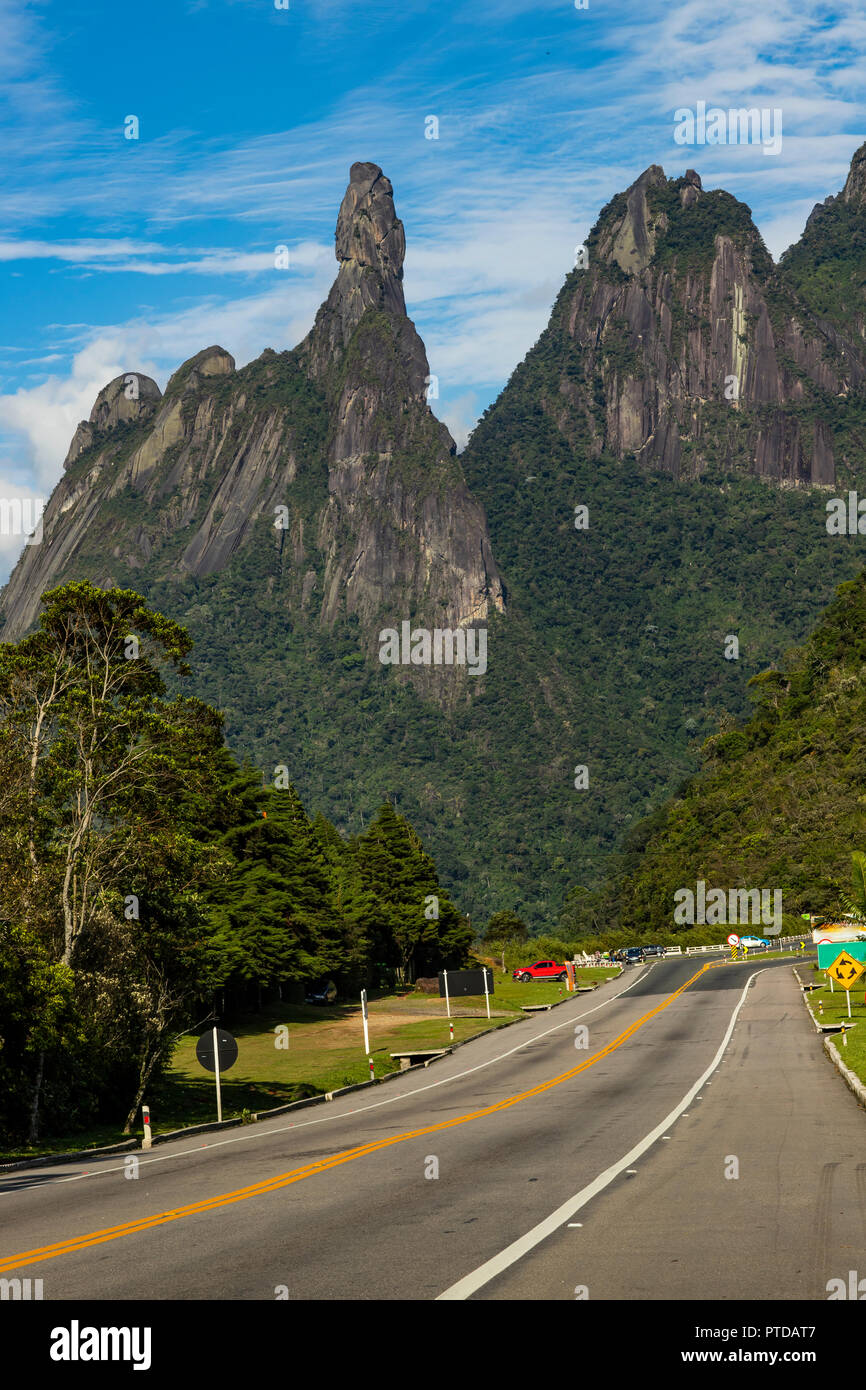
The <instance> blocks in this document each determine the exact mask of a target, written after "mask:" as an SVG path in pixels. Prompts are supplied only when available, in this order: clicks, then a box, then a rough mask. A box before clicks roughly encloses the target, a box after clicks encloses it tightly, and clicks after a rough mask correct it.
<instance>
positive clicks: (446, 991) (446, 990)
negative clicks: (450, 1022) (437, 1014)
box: [442, 970, 451, 1018]
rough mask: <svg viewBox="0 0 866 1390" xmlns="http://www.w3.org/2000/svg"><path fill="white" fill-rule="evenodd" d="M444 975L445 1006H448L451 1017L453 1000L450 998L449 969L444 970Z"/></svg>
mask: <svg viewBox="0 0 866 1390" xmlns="http://www.w3.org/2000/svg"><path fill="white" fill-rule="evenodd" d="M442 977H443V979H444V980H445V1008H446V1010H447V1013H448V1017H449V1018H450V1017H451V1000H450V999H449V998H448V971H447V970H443V971H442Z"/></svg>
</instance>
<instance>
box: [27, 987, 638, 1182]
mask: <svg viewBox="0 0 866 1390" xmlns="http://www.w3.org/2000/svg"><path fill="white" fill-rule="evenodd" d="M652 968H653V967H652V966H651V965H650V966H647V968H646V970H644V971H642V972H641V974H640V975H637V976H635V978H634V979H633V980H629V982H628V984H627V985H626V986H625V989H621V990H619V991H618V992H617V993H616V994H612V995H611V996H610V998H609V999H602V1001H601V1003H600V1004H596V1005H595V1006H594V1008H592V1009H586V1010H585V1011H584V1013H582V1014H570V1015H569V1017H568V1018H567V1019H566V1020H565V1021H564V1022H563V1023H557V1024H555V1025H554V1027H553V1028H548V1029H547V1030H546V1031H545V1032H544V1033H533V1035H532V1037H531V1038H524V1040H523V1042H522V1043H518V1044H517V1046H516V1047H512V1048H509V1050H508V1052H499V1053H497V1055H496V1056H495V1057H489V1058H488V1059H487V1061H486V1062H479V1063H478V1065H477V1066H476V1067H467V1068H466V1069H465V1070H464V1071H458V1072H455V1074H454V1076H443V1078H442V1080H441V1081H430V1082H428V1084H427V1085H426V1086H416V1087H415V1089H414V1090H413V1091H401V1092H400V1093H399V1095H396V1096H387V1097H386V1098H385V1099H384V1100H377V1101H374V1102H373V1104H372V1105H362V1106H359V1107H358V1109H357V1110H340V1111H332V1112H331V1113H330V1114H328V1115H321V1116H320V1117H319V1119H317V1120H301V1121H300V1122H298V1123H296V1124H290V1125H280V1126H279V1128H278V1129H259V1128H258V1126H257V1125H256V1126H255V1127H254V1128H253V1130H251V1131H250V1132H249V1133H248V1134H238V1135H235V1137H234V1138H233V1139H218V1140H217V1141H216V1142H215V1143H212V1144H208V1143H204V1144H196V1146H195V1148H192V1149H180V1150H178V1151H177V1152H174V1151H172V1152H170V1153H165V1154H161V1155H160V1156H159V1157H157V1158H141V1157H139V1155H140V1153H141V1150H138V1151H137V1152H136V1158H138V1166H139V1168H144V1167H146V1166H148V1165H149V1164H151V1163H166V1162H168V1161H169V1159H172V1158H189V1157H190V1156H191V1155H193V1154H201V1153H202V1151H203V1150H205V1149H222V1148H224V1147H225V1146H226V1145H227V1144H244V1143H249V1141H250V1140H251V1139H265V1138H269V1137H270V1135H272V1134H289V1133H291V1132H292V1131H293V1130H296V1129H307V1128H308V1127H309V1126H310V1125H322V1124H327V1122H328V1121H329V1120H345V1119H347V1118H348V1116H349V1115H363V1114H365V1113H366V1112H367V1111H368V1110H379V1109H380V1108H381V1107H382V1106H383V1105H393V1104H394V1103H395V1102H396V1101H401V1100H411V1098H412V1097H413V1096H419V1095H420V1094H421V1093H422V1091H433V1090H435V1089H436V1087H437V1086H447V1085H448V1084H449V1082H451V1081H460V1080H461V1079H462V1078H463V1077H464V1076H471V1075H472V1073H473V1072H476V1071H483V1070H484V1068H485V1067H491V1066H492V1065H493V1063H494V1062H504V1061H505V1059H506V1057H513V1056H514V1053H515V1052H522V1050H523V1048H524V1047H529V1045H530V1043H535V1042H540V1041H541V1039H542V1038H546V1037H549V1035H550V1034H551V1033H558V1032H559V1030H560V1028H570V1027H571V1026H572V1024H574V1022H575V1020H576V1019H579V1018H589V1016H590V1014H596V1013H598V1011H599V1009H606V1008H607V1006H608V1004H612V1003H613V1002H614V1000H616V999H621V998H622V996H623V995H624V994H628V992H629V990H630V989H633V988H634V986H635V985H636V984H639V983H640V981H641V980H642V979H643V978H644V976H646V975H648V974H649V972H650V971H651V970H652ZM573 1002H574V1003H576V1002H577V1001H576V1000H574V1001H573ZM484 1036H487V1037H492V1036H493V1034H492V1033H488V1034H482V1037H484ZM477 1041H478V1042H480V1041H481V1038H479V1039H477ZM339 1099H340V1100H342V1099H344V1097H342V1096H340V1097H339ZM332 1103H333V1102H332ZM178 1142H179V1143H180V1142H182V1141H180V1140H179V1141H178ZM81 1161H82V1162H83V1163H86V1162H87V1159H82V1160H81ZM124 1168H125V1165H124V1164H123V1163H117V1164H115V1165H114V1166H113V1167H111V1168H94V1169H93V1171H92V1172H90V1173H73V1174H72V1175H71V1176H70V1177H66V1178H51V1179H50V1180H49V1181H48V1182H47V1183H44V1184H43V1186H45V1187H56V1186H57V1185H58V1184H59V1183H62V1182H81V1180H82V1179H83V1178H99V1177H102V1175H103V1174H104V1173H121V1172H123V1171H124ZM47 1171H50V1170H48V1169H45V1168H31V1169H30V1170H29V1172H30V1173H33V1174H38V1173H44V1172H47ZM7 1176H9V1177H12V1174H11V1173H10V1174H8V1175H7ZM17 1191H25V1192H26V1191H29V1189H28V1188H26V1187H25V1188H21V1189H19V1188H13V1187H10V1188H7V1189H6V1191H5V1192H4V1191H2V1190H0V1196H8V1197H11V1196H12V1195H13V1194H14V1193H15V1192H17Z"/></svg>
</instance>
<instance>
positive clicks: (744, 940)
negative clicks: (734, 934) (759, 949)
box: [740, 936, 770, 950]
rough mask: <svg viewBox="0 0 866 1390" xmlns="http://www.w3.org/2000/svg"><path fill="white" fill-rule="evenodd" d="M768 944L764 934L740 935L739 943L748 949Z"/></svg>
mask: <svg viewBox="0 0 866 1390" xmlns="http://www.w3.org/2000/svg"><path fill="white" fill-rule="evenodd" d="M769 944H770V943H769V941H768V940H767V938H766V937H764V936H741V937H740V945H741V946H748V948H749V950H751V949H752V947H753V946H769Z"/></svg>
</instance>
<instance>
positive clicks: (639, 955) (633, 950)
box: [625, 946, 643, 965]
mask: <svg viewBox="0 0 866 1390" xmlns="http://www.w3.org/2000/svg"><path fill="white" fill-rule="evenodd" d="M625 959H626V963H627V964H628V965H637V963H638V961H641V960H643V947H642V946H627V947H626V951H625Z"/></svg>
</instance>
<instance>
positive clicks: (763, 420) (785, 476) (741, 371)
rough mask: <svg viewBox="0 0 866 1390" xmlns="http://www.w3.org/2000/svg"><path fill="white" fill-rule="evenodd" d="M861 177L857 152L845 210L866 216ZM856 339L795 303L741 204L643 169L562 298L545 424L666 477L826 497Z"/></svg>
mask: <svg viewBox="0 0 866 1390" xmlns="http://www.w3.org/2000/svg"><path fill="white" fill-rule="evenodd" d="M858 161H859V162H858ZM863 164H864V159H863V151H860V152H859V154H858V156H856V157H855V164H854V166H852V174H851V177H850V178H849V181H848V184H846V191H845V192H844V193H843V194H840V195H839V196H840V199H841V200H843V202H844V204H845V206H848V205H849V204H850V203H851V201H852V199H853V198H855V196H856V197H858V198H860V200H861V202H862V194H856V189H858V188H860V187H861V184H862V178H860V176H859V174H858V173H857V170H858V169H860V166H861V165H863ZM831 201H833V200H831ZM825 216H826V214H825ZM581 260H583V261H585V264H584V265H581V264H580V261H581ZM852 327H853V325H852V324H850V323H844V322H842V323H840V322H838V321H836V322H834V321H833V320H832V319H831V318H830V317H829V316H827V315H824V316H822V315H820V314H818V313H816V312H815V305H814V304H813V303H810V301H809V299H808V297H806V296H801V295H799V294H798V292H797V285H796V283H795V282H794V281H793V279H792V277H791V276H790V274H789V273H787V271H786V269H785V268H780V269H777V268H776V267H775V266H774V265H773V262H772V260H771V259H770V256H769V255H768V253H767V251H766V248H765V247H764V244H763V242H762V240H761V237H760V235H759V233H758V231H757V229H756V227H755V226H754V224H753V222H752V219H751V214H750V212H749V209H748V208H747V207H746V206H745V205H744V204H742V203H739V202H737V201H736V200H735V199H734V198H732V197H731V196H730V195H729V194H727V193H724V192H720V191H714V192H706V191H704V189H703V188H702V185H701V179H700V177H699V175H698V174H697V173H695V171H694V170H688V171H687V172H686V174H685V175H684V177H682V178H679V179H672V180H668V179H667V178H666V177H665V174H664V171H663V170H662V169H661V168H660V167H659V166H658V165H652V166H651V167H650V168H649V169H646V170H645V171H644V173H643V174H641V175H640V177H639V178H638V179H637V180H636V181H635V182H634V183H633V184H632V186H631V187H630V188H629V189H628V190H627V191H626V192H625V193H623V194H620V195H618V196H617V197H616V198H614V199H613V200H612V202H611V203H610V204H609V205H608V206H607V207H606V208H605V209H604V211H603V212H602V214H601V216H600V218H599V221H598V223H597V224H596V226H595V228H594V229H593V232H592V234H591V235H590V237H589V239H588V242H587V246H586V248H585V251H584V252H583V253H579V254H578V265H577V266H576V268H575V270H574V271H573V272H572V273H571V275H570V276H569V278H568V280H567V282H566V285H565V287H564V289H563V291H562V293H561V295H560V297H559V300H558V302H557V305H556V307H555V309H554V314H553V318H552V321H551V325H550V327H549V329H548V330H547V332H548V334H549V335H550V337H551V339H552V342H551V343H550V344H549V348H550V350H551V352H552V353H556V354H558V360H559V364H560V376H559V380H558V382H557V383H556V386H555V388H553V387H552V389H551V394H549V395H548V396H547V397H546V398H545V402H544V405H545V409H546V410H547V411H548V412H550V413H551V415H552V416H553V417H554V418H555V419H556V421H557V423H558V425H559V427H560V429H561V430H562V431H563V433H564V434H565V435H566V437H567V438H569V439H570V440H572V441H573V442H574V443H576V444H577V443H580V444H581V446H585V447H588V449H589V450H590V451H591V452H592V453H595V454H601V453H602V452H608V453H611V454H613V455H615V456H616V457H619V458H623V457H625V456H630V457H634V458H636V459H637V460H638V461H639V462H640V463H642V464H645V465H646V466H647V467H650V468H660V469H664V470H665V471H668V472H670V473H672V474H674V476H694V475H697V474H699V473H701V472H703V471H704V470H705V469H706V468H707V467H711V466H713V467H716V468H722V469H725V470H733V471H739V470H742V471H745V472H750V473H755V474H758V475H759V476H762V477H766V478H769V479H772V480H774V481H776V482H778V483H782V484H807V485H809V484H817V485H827V486H830V485H832V484H833V483H834V482H835V480H836V472H837V463H838V462H840V461H842V462H846V461H847V460H846V459H845V458H844V457H843V458H842V459H841V460H840V459H839V458H837V452H838V450H837V446H836V445H835V444H834V438H833V436H834V431H835V428H836V423H837V417H838V415H839V408H838V407H837V406H836V405H835V404H834V403H835V402H838V401H845V400H846V399H847V398H848V397H849V395H850V394H851V393H855V392H857V391H859V390H860V389H861V388H862V386H863V383H864V380H866V356H864V352H863V341H862V320H861V326H860V332H859V337H858V335H857V333H856V331H855V332H854V333H853V334H852V332H851V329H852ZM842 453H843V456H844V444H843V446H842Z"/></svg>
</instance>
